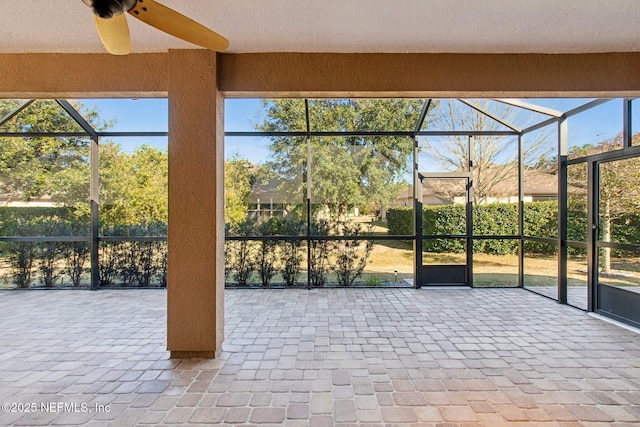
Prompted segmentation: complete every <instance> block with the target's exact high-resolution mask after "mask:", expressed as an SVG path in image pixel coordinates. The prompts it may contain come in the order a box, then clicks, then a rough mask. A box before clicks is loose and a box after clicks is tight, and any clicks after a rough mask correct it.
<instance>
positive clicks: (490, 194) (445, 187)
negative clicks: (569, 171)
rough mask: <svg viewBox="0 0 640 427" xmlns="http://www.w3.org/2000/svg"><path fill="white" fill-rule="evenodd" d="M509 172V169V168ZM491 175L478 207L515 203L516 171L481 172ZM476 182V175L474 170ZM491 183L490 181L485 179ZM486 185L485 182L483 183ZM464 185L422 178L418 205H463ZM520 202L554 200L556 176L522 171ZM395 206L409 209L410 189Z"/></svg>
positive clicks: (516, 198)
mask: <svg viewBox="0 0 640 427" xmlns="http://www.w3.org/2000/svg"><path fill="white" fill-rule="evenodd" d="M512 169H513V168H512ZM485 174H487V175H493V176H494V177H496V178H494V181H495V180H496V179H497V180H498V181H497V182H495V183H494V184H493V185H492V186H491V187H490V188H489V189H488V191H487V192H486V194H485V196H484V198H482V199H481V200H480V201H479V202H478V203H479V204H490V203H516V202H517V201H518V172H517V170H515V169H513V170H506V169H502V168H500V167H494V168H490V169H488V170H486V171H485ZM474 178H475V180H476V181H477V179H478V172H477V171H474ZM489 180H491V178H489ZM485 182H486V180H485ZM464 184H465V182H464V181H463V180H462V179H455V178H436V179H424V180H423V183H422V203H423V204H424V205H425V206H437V205H450V204H463V203H465V202H466V189H465V187H464ZM523 190H524V201H525V202H539V201H544V200H555V199H556V198H557V197H558V178H557V176H556V175H554V174H551V173H549V172H545V171H541V170H538V169H526V170H524V188H523ZM393 206H394V207H397V206H413V187H412V186H408V187H406V188H404V189H402V190H401V191H400V193H399V194H398V199H397V200H396V201H395V203H394V204H393Z"/></svg>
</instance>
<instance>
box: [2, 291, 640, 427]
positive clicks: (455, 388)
mask: <svg viewBox="0 0 640 427" xmlns="http://www.w3.org/2000/svg"><path fill="white" fill-rule="evenodd" d="M165 301H166V292H165V291H163V290H104V291H99V292H89V291H26V292H25V291H8V292H2V293H0V313H1V315H2V317H1V319H2V320H1V322H2V329H1V331H2V332H1V334H0V402H1V403H3V404H4V405H3V408H2V409H3V411H2V412H0V425H17V426H26V425H28V426H34V425H94V426H101V425H114V426H128V425H180V424H184V425H187V424H188V425H197V424H201V425H202V424H204V425H217V424H223V425H224V424H227V425H287V426H332V425H344V426H346V425H371V426H374V425H380V426H382V425H409V424H415V425H424V426H447V427H448V426H482V425H486V426H502V425H524V424H526V425H531V424H534V425H540V426H625V425H629V426H630V425H638V423H640V335H638V334H637V333H635V332H633V331H629V330H627V329H624V328H620V327H618V326H615V325H612V324H609V323H607V322H604V321H602V320H600V319H596V318H593V317H591V316H588V315H587V314H586V313H584V312H582V311H579V310H577V309H575V308H571V307H567V306H562V305H559V304H557V303H555V302H554V301H551V300H549V299H546V298H543V297H541V296H538V295H535V294H533V293H531V292H527V291H525V290H521V289H473V290H436V289H428V290H413V289H370V290H366V289H321V290H312V291H307V290H286V289H285V290H227V291H226V309H225V310H226V337H227V338H226V341H225V344H224V346H223V352H222V354H221V355H220V357H219V358H218V359H216V360H184V361H179V360H168V353H167V352H166V350H165V333H166V325H165V323H166V314H165V309H166V302H165ZM27 411H30V412H27Z"/></svg>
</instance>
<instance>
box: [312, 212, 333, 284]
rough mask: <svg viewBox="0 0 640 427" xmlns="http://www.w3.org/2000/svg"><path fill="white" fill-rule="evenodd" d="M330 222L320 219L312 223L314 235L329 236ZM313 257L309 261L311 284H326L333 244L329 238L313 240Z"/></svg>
mask: <svg viewBox="0 0 640 427" xmlns="http://www.w3.org/2000/svg"><path fill="white" fill-rule="evenodd" d="M329 228H330V226H329V223H328V222H327V221H323V220H320V221H318V222H316V223H314V224H312V225H311V234H313V235H314V236H328V235H329ZM309 244H310V245H311V251H310V252H311V259H310V262H309V280H310V281H311V285H312V286H315V287H318V286H324V285H325V283H326V280H327V273H328V271H329V252H330V250H331V244H330V242H329V241H328V240H311V241H310V242H309Z"/></svg>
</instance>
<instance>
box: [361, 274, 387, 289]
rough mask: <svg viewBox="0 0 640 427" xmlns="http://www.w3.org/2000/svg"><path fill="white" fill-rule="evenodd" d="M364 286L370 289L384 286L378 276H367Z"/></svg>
mask: <svg viewBox="0 0 640 427" xmlns="http://www.w3.org/2000/svg"><path fill="white" fill-rule="evenodd" d="M364 284H365V285H367V286H371V287H380V286H384V282H383V281H382V279H381V278H379V277H378V276H369V277H367V278H366V279H365V281H364Z"/></svg>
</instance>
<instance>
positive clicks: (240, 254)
mask: <svg viewBox="0 0 640 427" xmlns="http://www.w3.org/2000/svg"><path fill="white" fill-rule="evenodd" d="M253 230H254V224H253V222H251V221H245V222H243V223H241V224H239V225H238V226H237V227H236V228H235V232H236V233H237V234H238V235H240V236H251V235H252V234H253ZM227 245H228V246H229V249H228V252H227V254H228V255H229V257H228V258H227V259H226V263H227V264H228V265H229V267H230V270H231V271H233V279H234V280H235V281H236V282H237V283H238V285H241V286H246V285H248V284H249V278H250V277H251V274H252V273H253V271H254V269H255V261H254V252H255V244H254V242H251V241H248V240H232V241H229V242H228V243H227Z"/></svg>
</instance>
